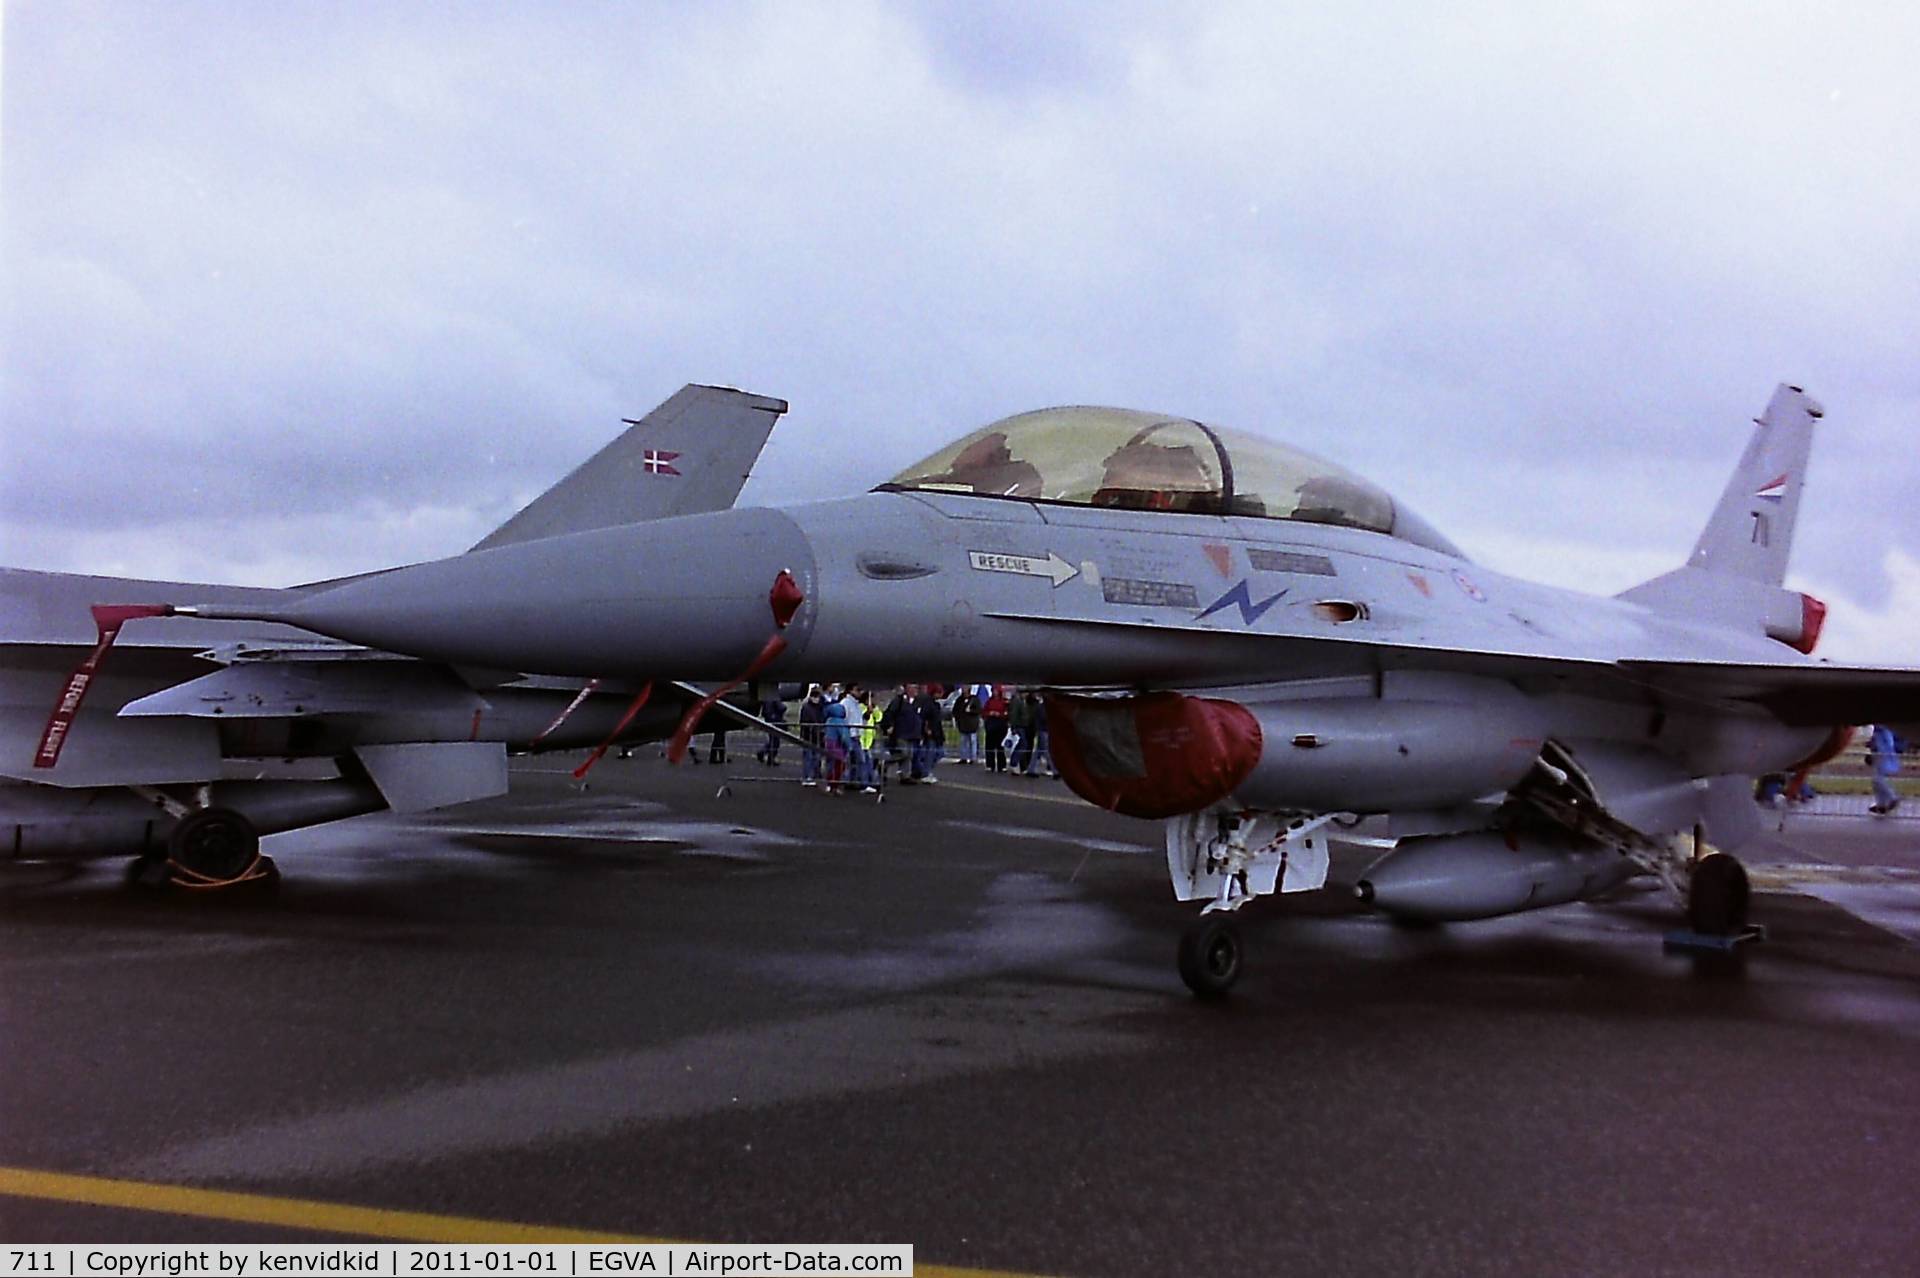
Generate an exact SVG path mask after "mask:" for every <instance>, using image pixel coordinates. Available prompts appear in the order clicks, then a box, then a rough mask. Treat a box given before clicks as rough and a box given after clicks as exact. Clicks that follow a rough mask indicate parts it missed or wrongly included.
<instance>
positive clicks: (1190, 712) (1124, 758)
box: [1047, 692, 1261, 820]
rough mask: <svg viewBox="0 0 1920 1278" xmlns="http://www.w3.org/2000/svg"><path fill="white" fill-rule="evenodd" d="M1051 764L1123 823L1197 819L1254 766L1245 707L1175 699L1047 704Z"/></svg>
mask: <svg viewBox="0 0 1920 1278" xmlns="http://www.w3.org/2000/svg"><path fill="white" fill-rule="evenodd" d="M1047 730H1048V732H1049V733H1050V735H1051V736H1052V738H1053V763H1054V766H1055V767H1056V768H1058V769H1060V776H1061V777H1062V779H1064V780H1065V781H1066V783H1067V785H1068V787H1069V788H1071V789H1072V790H1073V792H1074V793H1075V794H1077V795H1079V796H1080V797H1081V798H1083V799H1085V800H1086V801H1087V802H1089V803H1094V804H1098V805H1099V806H1100V807H1103V808H1107V809H1110V810H1112V811H1114V812H1120V813H1124V814H1126V815H1127V816H1133V817H1146V818H1148V819H1150V820H1158V819H1160V818H1162V817H1170V816H1177V815H1179V814H1180V813H1182V812H1197V811H1199V810H1200V809H1201V808H1204V807H1206V806H1207V805H1209V804H1211V803H1217V802H1219V801H1220V800H1221V799H1224V798H1226V797H1227V796H1228V795H1229V794H1232V793H1233V790H1234V787H1235V786H1237V785H1239V784H1240V783H1241V782H1242V781H1244V780H1246V778H1247V773H1249V772H1251V771H1253V765H1254V764H1256V763H1258V762H1259V761H1260V748H1261V740H1260V724H1259V723H1258V722H1257V721H1256V720H1255V719H1254V717H1253V715H1252V714H1250V713H1249V712H1248V711H1247V709H1246V708H1245V707H1244V706H1240V705H1236V704H1235V703H1234V702H1231V701H1216V700H1213V699H1212V698H1207V697H1189V696H1184V695H1182V694H1181V693H1178V692H1149V693H1146V694H1144V695H1142V696H1138V697H1076V696H1068V695H1065V694H1061V693H1055V694H1053V695H1050V696H1049V697H1048V698H1047Z"/></svg>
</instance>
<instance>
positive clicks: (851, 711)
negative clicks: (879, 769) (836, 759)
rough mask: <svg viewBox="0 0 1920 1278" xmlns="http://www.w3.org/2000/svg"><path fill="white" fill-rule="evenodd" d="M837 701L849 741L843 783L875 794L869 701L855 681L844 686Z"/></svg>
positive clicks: (876, 789) (863, 690)
mask: <svg viewBox="0 0 1920 1278" xmlns="http://www.w3.org/2000/svg"><path fill="white" fill-rule="evenodd" d="M840 704H841V705H842V706H843V707H845V709H846V712H847V736H848V737H849V738H850V739H851V741H852V743H853V744H852V747H851V749H850V750H849V751H848V760H847V762H848V764H849V765H850V770H849V772H848V773H847V783H848V785H849V786H856V785H857V786H859V787H860V788H861V790H862V791H863V792H864V793H867V794H878V793H879V789H878V787H877V786H875V785H874V780H875V777H874V769H873V736H874V732H873V721H874V718H875V716H874V713H873V705H872V701H871V699H870V698H869V696H868V694H867V690H866V689H865V688H862V687H861V686H860V685H859V684H857V683H856V684H853V685H852V686H850V687H849V688H848V689H847V691H846V695H845V696H843V697H842V698H841V699H840Z"/></svg>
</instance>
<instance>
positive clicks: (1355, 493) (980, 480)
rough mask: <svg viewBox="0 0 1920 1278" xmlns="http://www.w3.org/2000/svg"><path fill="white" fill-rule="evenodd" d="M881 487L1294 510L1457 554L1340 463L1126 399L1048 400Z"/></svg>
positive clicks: (1089, 502)
mask: <svg viewBox="0 0 1920 1278" xmlns="http://www.w3.org/2000/svg"><path fill="white" fill-rule="evenodd" d="M880 490H881V491H908V492H912V491H923V492H942V493H958V494H963V495H966V496H973V497H993V498H1001V499H1005V500H1013V501H1030V502H1047V503H1053V504H1061V505H1070V506H1093V507H1103V508H1108V509H1117V510H1154V511H1165V512H1167V513H1170V514H1204V515H1234V516H1243V517H1249V518H1258V519H1290V520H1296V521H1300V522H1304V523H1313V524H1330V525H1334V526H1336V527H1342V528H1358V529H1361V530H1363V531H1366V532H1374V533H1383V534H1386V535H1388V536H1394V537H1399V538H1401V539H1403V540H1407V541H1412V542H1415V543H1417V544H1420V545H1424V546H1427V547H1429V548H1430V549H1434V550H1440V551H1442V552H1444V553H1447V554H1451V555H1455V556H1458V555H1459V553H1460V552H1459V551H1458V550H1457V549H1456V548H1454V547H1453V545H1452V544H1451V543H1450V542H1448V541H1447V540H1446V538H1444V537H1442V536H1440V534H1439V533H1438V532H1436V531H1435V530H1434V529H1433V528H1432V527H1431V526H1430V525H1428V524H1427V523H1426V521H1424V520H1422V519H1419V518H1418V517H1417V516H1414V515H1412V514H1411V512H1409V511H1406V510H1405V509H1404V508H1403V507H1401V506H1399V505H1398V504H1397V503H1396V502H1395V501H1394V499H1393V498H1392V497H1391V496H1389V495H1388V494H1387V493H1386V492H1385V491H1384V490H1383V489H1381V488H1379V487H1378V486H1377V485H1375V484H1373V483H1371V482H1370V481H1368V480H1365V479H1362V478H1361V477H1360V476H1358V475H1356V474H1354V473H1353V472H1352V471H1349V470H1347V469H1345V468H1344V467H1341V466H1337V465H1335V464H1334V463H1332V462H1329V461H1325V460H1323V459H1321V458H1318V457H1315V456H1313V455H1312V454H1311V453H1307V452H1303V451H1301V450H1300V449H1297V448H1293V447H1290V446H1289V445H1286V444H1282V443H1279V442H1277V441H1275V440H1271V439H1263V438H1261V437H1259V436H1257V435H1250V434H1247V433H1245V432H1242V431H1235V430H1228V429H1225V428H1222V427H1217V426H1210V425H1207V424H1206V423H1204V422H1199V421H1195V420H1193V419H1191V418H1186V417H1170V416H1166V415H1164V414H1158V413H1144V412H1138V411H1136V410H1133V409H1125V408H1094V407H1072V408H1043V409H1039V410H1037V411H1035V412H1030V413H1019V414H1016V415H1015V416H1012V417H1007V418H1003V419H1001V420H1000V421H997V422H993V423H991V424H989V425H986V426H983V427H981V428H980V429H979V430H976V431H974V432H973V433H972V434H970V435H967V436H965V437H964V438H962V439H959V440H956V441H955V442H953V443H952V444H949V445H947V446H946V447H945V448H942V449H940V450H939V451H938V452H936V453H934V454H932V455H931V456H929V457H926V458H923V459H922V460H921V461H919V462H917V463H915V464H914V465H912V466H909V467H907V468H906V469H905V470H903V471H901V472H900V473H899V474H898V475H895V476H894V477H893V478H892V479H891V480H889V481H888V482H887V483H885V484H882V485H880Z"/></svg>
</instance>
